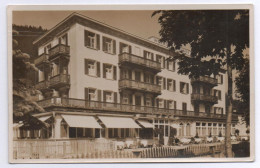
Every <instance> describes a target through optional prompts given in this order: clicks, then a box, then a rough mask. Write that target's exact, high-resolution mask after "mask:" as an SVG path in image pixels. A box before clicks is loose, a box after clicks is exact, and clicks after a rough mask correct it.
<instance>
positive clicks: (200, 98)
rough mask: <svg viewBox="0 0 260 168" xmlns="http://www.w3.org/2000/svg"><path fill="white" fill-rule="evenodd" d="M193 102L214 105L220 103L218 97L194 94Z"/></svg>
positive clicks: (192, 96) (192, 95)
mask: <svg viewBox="0 0 260 168" xmlns="http://www.w3.org/2000/svg"><path fill="white" fill-rule="evenodd" d="M191 100H193V101H205V102H211V103H214V104H216V103H218V97H217V96H212V95H204V94H198V93H192V94H191Z"/></svg>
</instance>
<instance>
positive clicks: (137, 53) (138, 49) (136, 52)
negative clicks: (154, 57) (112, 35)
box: [134, 47, 141, 56]
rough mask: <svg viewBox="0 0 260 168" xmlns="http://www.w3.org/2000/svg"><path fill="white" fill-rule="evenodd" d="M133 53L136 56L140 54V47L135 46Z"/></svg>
mask: <svg viewBox="0 0 260 168" xmlns="http://www.w3.org/2000/svg"><path fill="white" fill-rule="evenodd" d="M134 54H135V55H137V56H141V49H140V48H139V47H135V50H134Z"/></svg>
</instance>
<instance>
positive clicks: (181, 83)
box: [180, 82, 182, 93]
mask: <svg viewBox="0 0 260 168" xmlns="http://www.w3.org/2000/svg"><path fill="white" fill-rule="evenodd" d="M180 93H182V82H180Z"/></svg>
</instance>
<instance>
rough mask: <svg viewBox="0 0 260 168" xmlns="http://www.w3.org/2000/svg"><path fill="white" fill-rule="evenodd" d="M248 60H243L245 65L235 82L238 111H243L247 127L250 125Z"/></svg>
mask: <svg viewBox="0 0 260 168" xmlns="http://www.w3.org/2000/svg"><path fill="white" fill-rule="evenodd" d="M249 76H250V75H249V59H248V58H246V59H245V64H244V67H243V68H242V70H241V71H240V72H239V75H238V77H237V78H236V80H235V84H236V93H238V98H240V101H238V105H237V106H238V107H237V108H238V109H241V110H243V118H244V121H245V122H246V124H247V125H249V123H250V113H249V112H250V86H249Z"/></svg>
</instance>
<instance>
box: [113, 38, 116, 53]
mask: <svg viewBox="0 0 260 168" xmlns="http://www.w3.org/2000/svg"><path fill="white" fill-rule="evenodd" d="M113 54H116V40H113Z"/></svg>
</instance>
